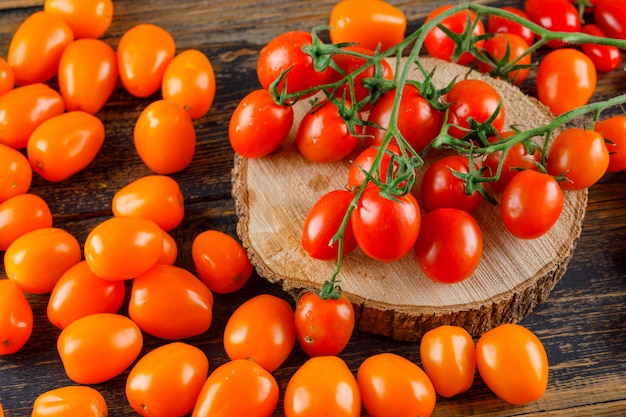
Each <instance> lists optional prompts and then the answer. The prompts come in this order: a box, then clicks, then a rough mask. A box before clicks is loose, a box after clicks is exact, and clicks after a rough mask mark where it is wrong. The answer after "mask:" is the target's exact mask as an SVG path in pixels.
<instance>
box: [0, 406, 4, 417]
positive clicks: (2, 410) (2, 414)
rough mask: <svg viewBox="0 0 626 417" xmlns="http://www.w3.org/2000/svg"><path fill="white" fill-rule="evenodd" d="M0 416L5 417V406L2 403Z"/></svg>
mask: <svg viewBox="0 0 626 417" xmlns="http://www.w3.org/2000/svg"><path fill="white" fill-rule="evenodd" d="M0 417H4V408H2V404H0Z"/></svg>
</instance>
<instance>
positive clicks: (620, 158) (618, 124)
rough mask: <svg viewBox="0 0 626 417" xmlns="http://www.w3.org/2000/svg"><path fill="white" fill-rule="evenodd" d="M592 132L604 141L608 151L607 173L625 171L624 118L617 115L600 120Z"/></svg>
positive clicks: (625, 126)
mask: <svg viewBox="0 0 626 417" xmlns="http://www.w3.org/2000/svg"><path fill="white" fill-rule="evenodd" d="M593 130H595V131H596V132H598V133H599V134H600V135H602V137H603V138H604V139H605V144H606V148H607V150H608V151H609V166H608V168H607V169H606V170H607V172H617V171H624V170H626V116H623V115H617V116H612V117H609V118H608V119H604V120H600V121H599V122H597V123H596V124H595V125H594V127H593Z"/></svg>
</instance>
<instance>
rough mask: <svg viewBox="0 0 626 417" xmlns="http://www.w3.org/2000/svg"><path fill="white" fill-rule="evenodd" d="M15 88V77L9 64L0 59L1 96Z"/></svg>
mask: <svg viewBox="0 0 626 417" xmlns="http://www.w3.org/2000/svg"><path fill="white" fill-rule="evenodd" d="M14 87H15V75H14V74H13V68H11V66H10V65H9V63H8V62H7V61H6V60H5V59H4V58H1V57H0V96H1V95H3V94H4V93H8V92H9V91H11V90H13V88H14Z"/></svg>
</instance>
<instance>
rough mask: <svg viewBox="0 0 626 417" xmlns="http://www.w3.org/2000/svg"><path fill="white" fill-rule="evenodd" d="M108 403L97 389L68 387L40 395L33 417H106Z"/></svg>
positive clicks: (77, 386) (80, 386)
mask: <svg viewBox="0 0 626 417" xmlns="http://www.w3.org/2000/svg"><path fill="white" fill-rule="evenodd" d="M108 414H109V409H108V406H107V403H106V401H105V399H104V397H103V396H102V394H101V393H100V391H98V390H96V389H95V388H92V387H88V386H82V385H68V386H64V387H61V388H55V389H52V390H49V391H46V392H44V393H43V394H41V395H39V396H38V397H37V398H36V399H35V402H34V403H33V412H32V414H31V417H106V416H107V415H108Z"/></svg>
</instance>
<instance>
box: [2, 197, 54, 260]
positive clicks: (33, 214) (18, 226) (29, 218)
mask: <svg viewBox="0 0 626 417" xmlns="http://www.w3.org/2000/svg"><path fill="white" fill-rule="evenodd" d="M47 227H52V213H51V212H50V207H48V204H47V203H46V201H45V200H44V199H43V198H41V197H39V196H38V195H36V194H29V193H27V194H19V195H16V196H14V197H11V198H9V199H8V200H6V201H4V202H2V203H0V251H6V250H7V248H8V247H9V245H11V243H13V242H14V241H15V239H17V238H18V237H20V236H22V235H23V234H25V233H27V232H30V231H32V230H36V229H43V228H47Z"/></svg>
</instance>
